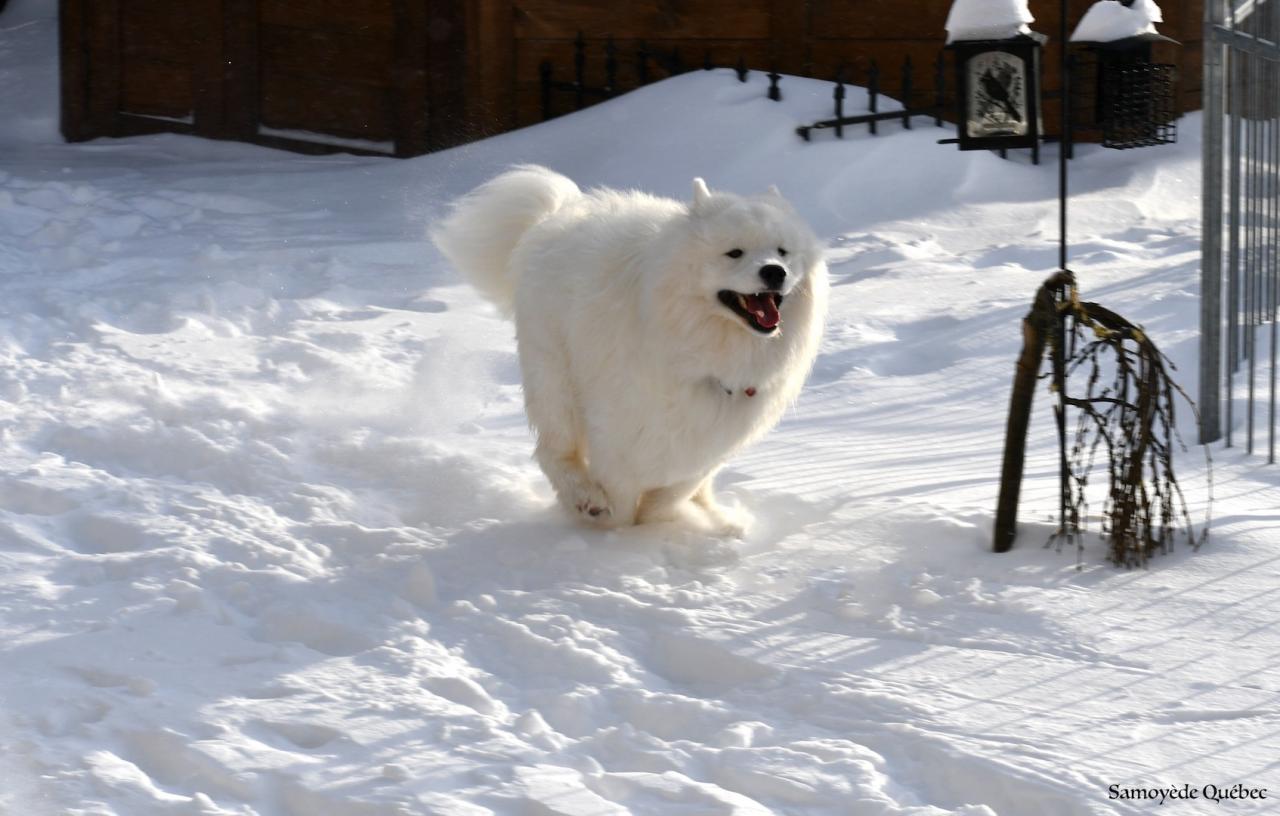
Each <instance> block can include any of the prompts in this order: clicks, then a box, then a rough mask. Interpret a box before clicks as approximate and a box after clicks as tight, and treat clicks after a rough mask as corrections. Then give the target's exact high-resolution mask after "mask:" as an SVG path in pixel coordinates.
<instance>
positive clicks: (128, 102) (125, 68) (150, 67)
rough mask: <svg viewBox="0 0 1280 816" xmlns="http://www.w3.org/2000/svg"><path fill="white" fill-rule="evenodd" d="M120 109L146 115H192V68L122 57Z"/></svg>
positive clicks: (180, 116) (174, 116)
mask: <svg viewBox="0 0 1280 816" xmlns="http://www.w3.org/2000/svg"><path fill="white" fill-rule="evenodd" d="M120 79H121V83H120V85H121V92H120V110H121V111H122V112H125V113H137V114H143V115H146V116H168V117H173V118H183V117H187V116H190V115H191V109H192V95H191V68H190V67H189V66H187V65H181V64H178V63H173V62H156V61H153V60H143V59H138V58H136V57H135V58H128V59H125V60H124V61H123V63H122V65H121V72H120Z"/></svg>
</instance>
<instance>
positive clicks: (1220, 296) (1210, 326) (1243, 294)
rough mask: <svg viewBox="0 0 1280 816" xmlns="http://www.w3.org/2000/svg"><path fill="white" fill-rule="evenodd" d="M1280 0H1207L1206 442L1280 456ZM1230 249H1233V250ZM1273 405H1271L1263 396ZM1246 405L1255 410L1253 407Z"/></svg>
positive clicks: (1202, 424)
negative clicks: (1279, 343) (1279, 434)
mask: <svg viewBox="0 0 1280 816" xmlns="http://www.w3.org/2000/svg"><path fill="white" fill-rule="evenodd" d="M1278 117H1280V0H1205V29H1204V168H1203V172H1204V190H1203V201H1204V234H1203V248H1202V253H1203V254H1202V266H1201V275H1202V298H1203V300H1202V303H1201V316H1200V326H1201V346H1200V395H1199V396H1200V409H1201V417H1200V441H1201V442H1211V441H1213V440H1215V439H1218V438H1220V437H1221V436H1222V435H1223V433H1222V431H1223V429H1224V427H1225V431H1226V444H1227V446H1228V447H1230V446H1232V445H1233V444H1236V443H1237V441H1238V440H1237V439H1236V438H1235V437H1236V436H1237V435H1238V434H1237V433H1236V432H1235V427H1236V425H1237V424H1238V423H1239V422H1240V420H1242V419H1243V420H1244V426H1245V427H1244V429H1243V434H1242V435H1243V436H1244V445H1245V447H1246V449H1247V450H1248V451H1249V452H1250V453H1253V452H1254V451H1255V450H1257V449H1259V448H1260V447H1261V446H1262V445H1265V446H1266V451H1267V456H1268V461H1271V462H1274V461H1275V456H1276V363H1277V353H1276V351H1277V349H1276V340H1277V337H1276V330H1277V320H1276V317H1277V260H1278V258H1277V254H1278V253H1277V242H1278V241H1280V172H1278V168H1280V118H1278ZM1224 250H1225V251H1224ZM1264 401H1265V405H1264V404H1263V403H1264ZM1241 412H1243V415H1241Z"/></svg>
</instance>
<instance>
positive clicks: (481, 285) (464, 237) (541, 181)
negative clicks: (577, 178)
mask: <svg viewBox="0 0 1280 816" xmlns="http://www.w3.org/2000/svg"><path fill="white" fill-rule="evenodd" d="M581 195H582V191H580V190H579V189H578V185H576V184H574V183H573V182H572V181H570V180H569V179H567V178H565V177H564V176H562V175H560V174H559V173H556V172H554V171H552V170H548V169H547V168H545V167H539V166H537V165H532V164H527V165H521V166H519V167H516V168H515V169H513V170H510V171H508V172H506V173H503V174H502V175H500V176H498V177H497V178H494V179H492V180H490V181H488V182H485V183H484V184H482V185H480V186H479V187H477V188H476V189H474V190H472V191H471V192H470V193H467V194H466V195H465V196H463V197H462V198H460V199H458V201H457V202H455V203H454V205H453V212H451V213H450V214H449V215H448V217H446V218H445V219H444V220H443V221H440V222H439V223H437V224H435V225H434V226H432V227H431V229H430V232H429V234H430V236H431V240H432V241H433V242H434V243H435V245H436V246H437V247H439V249H440V251H441V252H443V253H444V255H445V257H446V258H448V259H449V261H450V262H451V263H452V264H453V265H454V266H455V267H456V268H457V269H458V270H459V271H461V272H462V274H463V275H465V276H466V277H467V279H468V280H469V281H470V282H471V285H472V286H474V287H475V288H476V289H477V290H479V292H480V294H482V295H484V296H485V297H486V298H488V299H489V300H491V301H493V303H494V305H496V306H497V307H498V309H500V310H501V311H502V313H503V314H504V315H506V316H508V317H510V316H511V315H512V314H513V313H514V311H515V291H516V282H517V281H516V270H515V269H514V268H513V267H512V264H511V255H512V253H513V252H514V251H515V248H516V245H517V244H519V243H520V239H521V238H523V237H524V235H525V233H527V232H528V231H529V230H530V229H532V228H533V227H534V226H535V225H536V224H538V222H540V221H542V220H543V219H545V218H546V217H547V216H549V215H551V214H552V213H554V212H555V211H556V210H558V209H560V208H561V207H563V206H564V205H565V204H567V203H569V202H571V201H573V200H575V199H577V198H578V197H579V196H581Z"/></svg>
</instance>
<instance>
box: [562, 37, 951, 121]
mask: <svg viewBox="0 0 1280 816" xmlns="http://www.w3.org/2000/svg"><path fill="white" fill-rule="evenodd" d="M587 50H588V49H587V42H586V38H585V37H584V36H583V35H582V33H581V32H579V34H578V36H577V38H576V39H574V41H573V57H572V61H573V65H572V68H571V71H570V72H569V74H570V77H569V78H565V79H562V78H560V75H563V73H564V71H563V70H562V71H561V72H560V75H558V74H557V71H556V67H555V65H554V64H553V63H552V62H551V60H543V61H542V64H541V65H540V66H539V69H538V70H539V79H540V87H541V94H542V119H543V121H546V120H548V119H551V118H554V117H555V116H558V115H560V113H562V112H565V111H563V110H561V109H560V108H561V106H558V105H557V104H556V102H557V100H559V99H568V100H569V102H570V104H571V105H572V110H575V111H578V110H582V109H583V108H584V107H586V106H587V104H588V103H594V102H598V101H602V100H605V99H612V98H613V97H615V96H617V95H619V94H621V93H625V91H626V90H630V89H623V88H621V87H619V82H618V74H619V69H620V67H621V65H622V64H623V61H624V60H627V59H629V60H631V61H632V63H633V65H634V69H635V77H636V81H637V85H638V86H642V85H647V84H649V83H650V82H652V81H653V80H655V79H660V78H665V77H670V76H675V75H677V74H683V73H687V72H689V71H693V70H698V69H702V70H707V71H710V70H712V69H713V68H732V69H733V70H734V71H735V72H736V73H737V76H738V81H739V82H746V81H747V77H748V75H749V74H750V72H751V70H752V69H749V68H748V67H747V64H746V60H745V59H743V58H742V57H739V58H738V60H737V62H736V63H734V64H733V65H718V64H716V63H715V62H714V61H713V60H712V59H711V52H710V51H704V52H703V54H702V60H701V61H700V62H698V63H696V64H691V63H689V62H687V61H686V60H685V57H684V55H683V54H681V53H680V49H679V48H678V47H677V48H673V49H670V50H666V49H661V48H654V47H651V46H649V45H646V44H645V43H644V42H643V41H642V42H641V43H640V44H639V46H638V47H637V48H636V49H635V50H634V51H633V52H631V53H630V54H623V53H622V52H621V50H620V49H619V48H618V47H617V45H616V44H615V43H614V40H613V38H612V37H609V38H608V39H606V40H605V44H604V46H603V49H602V51H603V55H604V81H603V83H602V84H599V85H590V84H588V83H587V79H586V76H587ZM756 70H759V69H756ZM762 73H763V74H764V76H765V77H767V78H768V80H769V88H768V90H767V91H766V95H767V96H768V98H769V99H772V100H775V101H777V100H781V99H782V88H781V81H782V74H779V73H778V72H777V71H776V70H774V69H773V68H770V69H769V70H768V71H763V72H762ZM850 74H851V69H849V68H848V67H847V66H841V68H840V69H839V70H838V71H837V72H836V76H835V79H834V83H835V90H834V92H833V96H834V101H835V118H834V119H826V120H822V121H819V122H814V123H813V124H810V125H803V126H801V127H798V128H796V133H798V134H799V135H800V136H801V137H803V138H804V139H805V141H809V140H810V139H811V138H812V135H811V132H812V131H815V130H827V129H834V130H835V134H836V136H837V137H838V138H843V137H844V129H845V127H849V126H856V125H866V126H867V127H868V129H869V131H870V132H871V133H872V134H875V133H877V132H878V129H877V124H878V123H879V122H887V121H894V120H897V121H901V122H902V126H903V127H905V128H910V127H911V119H912V117H915V116H929V117H931V118H933V120H934V123H935V124H936V125H938V126H941V125H942V114H943V112H944V110H945V108H946V104H945V94H946V69H945V62H944V59H943V54H942V53H939V54H938V57H937V59H936V60H935V62H934V64H933V78H932V83H933V95H932V100H931V102H930V104H928V105H924V106H920V105H917V104H915V97H916V91H915V89H916V87H917V86H918V82H917V79H916V70H915V66H914V64H913V63H912V61H911V57H910V56H908V57H906V58H905V59H904V60H903V62H902V66H901V68H900V70H899V74H898V76H899V89H898V90H897V91H896V93H897V95H898V97H899V100H900V102H901V103H902V110H898V111H889V112H884V113H881V112H879V103H880V97H881V96H883V95H884V92H883V91H882V90H881V85H880V67H879V65H878V64H877V63H876V62H875V60H872V61H871V65H870V67H869V68H868V69H867V70H866V73H865V78H866V83H865V84H866V88H867V113H863V114H857V115H854V116H848V117H847V116H845V115H844V103H845V98H846V91H847V89H846V87H845V86H846V84H849V82H851V80H847V79H846V76H848V75H850Z"/></svg>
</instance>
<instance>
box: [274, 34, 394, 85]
mask: <svg viewBox="0 0 1280 816" xmlns="http://www.w3.org/2000/svg"><path fill="white" fill-rule="evenodd" d="M258 37H259V44H260V49H261V51H260V52H259V59H260V60H261V64H262V68H263V70H265V71H268V72H278V73H285V74H294V75H297V76H309V77H325V78H328V79H338V80H341V81H343V82H355V83H367V84H370V85H379V86H382V87H389V86H390V85H391V84H392V76H391V74H392V71H391V62H392V60H391V56H392V38H391V35H390V33H389V32H384V31H378V32H372V33H370V32H365V33H360V32H350V33H347V32H342V33H339V32H335V31H325V30H322V29H302V28H285V27H283V26H277V25H263V26H262V27H261V28H260V30H259V33H258Z"/></svg>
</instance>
